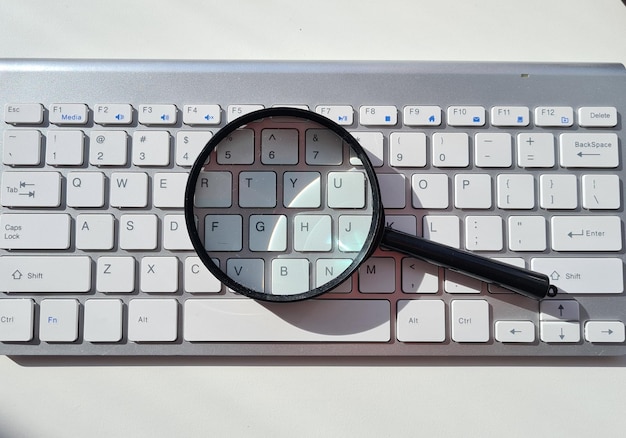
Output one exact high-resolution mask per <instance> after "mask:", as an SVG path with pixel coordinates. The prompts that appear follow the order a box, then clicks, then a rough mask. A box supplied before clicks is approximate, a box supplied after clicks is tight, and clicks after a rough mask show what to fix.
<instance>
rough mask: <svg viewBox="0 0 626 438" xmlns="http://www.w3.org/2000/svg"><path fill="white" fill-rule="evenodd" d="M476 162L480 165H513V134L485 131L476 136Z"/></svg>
mask: <svg viewBox="0 0 626 438" xmlns="http://www.w3.org/2000/svg"><path fill="white" fill-rule="evenodd" d="M474 163H475V164H476V166H478V167H511V165H512V164H513V152H512V143H511V134H508V133H504V132H498V133H490V132H483V133H478V134H476V136H475V138H474Z"/></svg>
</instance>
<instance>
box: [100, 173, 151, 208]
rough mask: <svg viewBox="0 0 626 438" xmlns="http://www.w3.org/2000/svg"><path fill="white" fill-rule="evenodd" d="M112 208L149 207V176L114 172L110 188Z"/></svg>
mask: <svg viewBox="0 0 626 438" xmlns="http://www.w3.org/2000/svg"><path fill="white" fill-rule="evenodd" d="M109 202H110V204H111V207H117V208H127V207H134V208H141V207H146V206H147V205H148V174H146V173H143V172H113V173H112V174H111V188H110V201H109Z"/></svg>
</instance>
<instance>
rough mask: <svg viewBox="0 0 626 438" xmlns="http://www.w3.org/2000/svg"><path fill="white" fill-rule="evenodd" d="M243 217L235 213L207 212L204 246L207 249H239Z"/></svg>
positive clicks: (240, 247) (241, 246) (240, 246)
mask: <svg viewBox="0 0 626 438" xmlns="http://www.w3.org/2000/svg"><path fill="white" fill-rule="evenodd" d="M242 233H243V218H242V217H241V216H239V215H237V214H207V215H206V216H205V218H204V236H205V242H204V247H205V248H206V250H207V251H241V249H242V248H243V241H242V238H243V234H242Z"/></svg>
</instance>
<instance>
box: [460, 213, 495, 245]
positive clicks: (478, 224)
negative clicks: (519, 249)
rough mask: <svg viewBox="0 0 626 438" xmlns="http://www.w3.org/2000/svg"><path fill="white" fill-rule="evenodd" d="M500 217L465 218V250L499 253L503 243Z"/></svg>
mask: <svg viewBox="0 0 626 438" xmlns="http://www.w3.org/2000/svg"><path fill="white" fill-rule="evenodd" d="M503 240H504V239H503V228H502V218H501V217H500V216H467V217H466V218H465V248H466V249H468V250H470V251H501V250H502V248H503V247H504V242H503Z"/></svg>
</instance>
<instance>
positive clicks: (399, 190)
mask: <svg viewBox="0 0 626 438" xmlns="http://www.w3.org/2000/svg"><path fill="white" fill-rule="evenodd" d="M378 185H379V186H380V195H381V198H382V201H383V206H384V207H385V208H386V209H387V208H404V207H406V177H405V176H404V175H402V174H401V173H382V174H378Z"/></svg>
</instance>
